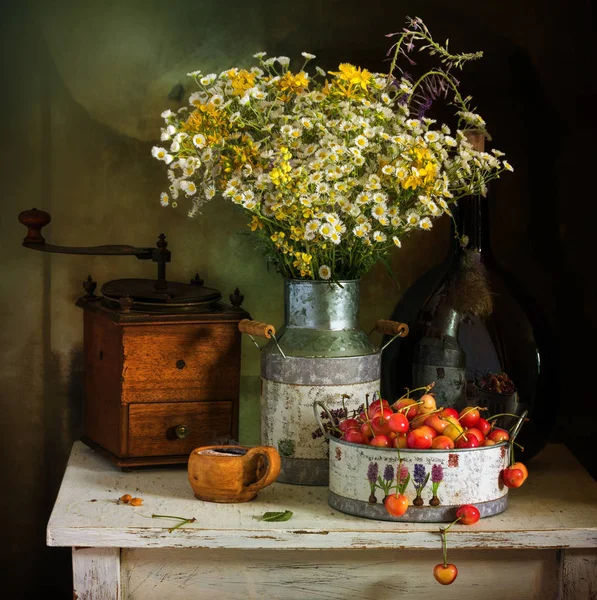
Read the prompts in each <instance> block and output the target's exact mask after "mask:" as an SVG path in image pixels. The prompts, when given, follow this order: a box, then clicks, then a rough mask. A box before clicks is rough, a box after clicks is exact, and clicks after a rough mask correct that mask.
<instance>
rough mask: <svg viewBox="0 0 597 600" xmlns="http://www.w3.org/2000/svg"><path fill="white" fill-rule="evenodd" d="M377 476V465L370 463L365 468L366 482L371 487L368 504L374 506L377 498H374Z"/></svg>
mask: <svg viewBox="0 0 597 600" xmlns="http://www.w3.org/2000/svg"><path fill="white" fill-rule="evenodd" d="M378 476H379V465H378V464H377V463H376V462H370V463H369V466H368V467H367V480H368V481H369V485H370V487H371V495H370V496H369V502H370V503H371V504H375V503H376V502H377V498H376V497H375V488H376V487H377V477H378Z"/></svg>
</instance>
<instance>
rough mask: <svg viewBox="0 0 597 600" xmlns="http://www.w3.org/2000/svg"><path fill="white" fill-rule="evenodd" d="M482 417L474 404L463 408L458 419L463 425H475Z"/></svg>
mask: <svg viewBox="0 0 597 600" xmlns="http://www.w3.org/2000/svg"><path fill="white" fill-rule="evenodd" d="M480 418H481V415H480V414H479V411H478V410H477V409H476V408H475V407H473V406H467V407H466V408H463V409H462V410H461V411H460V414H459V415H458V420H459V421H460V424H461V425H462V426H463V427H475V426H476V425H477V423H478V422H479V419H480Z"/></svg>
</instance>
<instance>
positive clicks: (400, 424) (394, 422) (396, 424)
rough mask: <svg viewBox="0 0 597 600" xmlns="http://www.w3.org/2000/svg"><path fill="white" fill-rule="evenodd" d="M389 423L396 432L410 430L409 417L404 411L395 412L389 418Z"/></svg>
mask: <svg viewBox="0 0 597 600" xmlns="http://www.w3.org/2000/svg"><path fill="white" fill-rule="evenodd" d="M388 425H389V426H390V429H391V430H392V431H393V432H394V433H406V432H407V431H408V419H407V418H406V417H405V416H404V415H403V414H402V413H394V414H393V415H392V416H391V417H390V418H389V419H388Z"/></svg>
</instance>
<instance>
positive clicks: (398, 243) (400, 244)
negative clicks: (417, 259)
mask: <svg viewBox="0 0 597 600" xmlns="http://www.w3.org/2000/svg"><path fill="white" fill-rule="evenodd" d="M392 241H393V242H394V246H398V248H402V242H401V241H400V240H399V239H398V238H397V237H396V236H394V237H393V238H392Z"/></svg>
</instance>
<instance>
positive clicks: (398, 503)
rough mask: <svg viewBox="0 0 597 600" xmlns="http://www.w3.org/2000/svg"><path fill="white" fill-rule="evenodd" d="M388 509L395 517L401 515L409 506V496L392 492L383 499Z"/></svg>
mask: <svg viewBox="0 0 597 600" xmlns="http://www.w3.org/2000/svg"><path fill="white" fill-rule="evenodd" d="M383 504H384V506H385V507H386V511H387V512H388V513H389V514H391V515H392V516H393V517H401V516H402V515H403V514H404V513H405V512H406V509H407V508H408V498H407V497H406V496H405V495H404V494H391V495H390V496H388V497H387V498H386V499H385V500H384V501H383Z"/></svg>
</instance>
